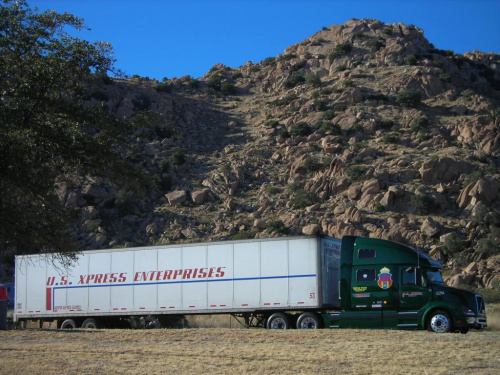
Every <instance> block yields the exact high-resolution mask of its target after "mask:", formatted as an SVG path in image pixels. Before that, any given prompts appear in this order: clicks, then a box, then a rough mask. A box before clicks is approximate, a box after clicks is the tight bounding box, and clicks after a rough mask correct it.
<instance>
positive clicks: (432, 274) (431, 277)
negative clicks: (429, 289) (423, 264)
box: [425, 270, 444, 285]
mask: <svg viewBox="0 0 500 375" xmlns="http://www.w3.org/2000/svg"><path fill="white" fill-rule="evenodd" d="M425 276H426V278H427V281H428V283H429V284H431V285H444V281H443V277H442V276H441V272H440V271H439V270H427V271H425Z"/></svg>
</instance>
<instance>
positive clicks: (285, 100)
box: [268, 94, 297, 107]
mask: <svg viewBox="0 0 500 375" xmlns="http://www.w3.org/2000/svg"><path fill="white" fill-rule="evenodd" d="M295 99H297V96H296V95H294V94H290V95H287V96H285V97H284V98H281V99H276V100H273V101H270V102H269V103H268V104H269V105H270V106H271V107H277V106H282V105H288V104H290V103H291V102H292V101H294V100H295Z"/></svg>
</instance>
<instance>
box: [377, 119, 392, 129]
mask: <svg viewBox="0 0 500 375" xmlns="http://www.w3.org/2000/svg"><path fill="white" fill-rule="evenodd" d="M395 125H396V123H395V122H394V121H393V120H387V119H382V120H380V123H379V126H380V127H381V128H382V129H391V128H392V127H393V126H395Z"/></svg>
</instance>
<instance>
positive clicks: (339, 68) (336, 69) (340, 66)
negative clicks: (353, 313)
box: [335, 65, 347, 72]
mask: <svg viewBox="0 0 500 375" xmlns="http://www.w3.org/2000/svg"><path fill="white" fill-rule="evenodd" d="M346 69H347V66H345V65H339V66H337V67H336V68H335V71H336V72H343V71H344V70H346Z"/></svg>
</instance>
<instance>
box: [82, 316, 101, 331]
mask: <svg viewBox="0 0 500 375" xmlns="http://www.w3.org/2000/svg"><path fill="white" fill-rule="evenodd" d="M82 328H85V329H97V328H99V326H98V324H97V321H96V320H95V319H94V318H88V319H85V320H84V321H83V323H82Z"/></svg>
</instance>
